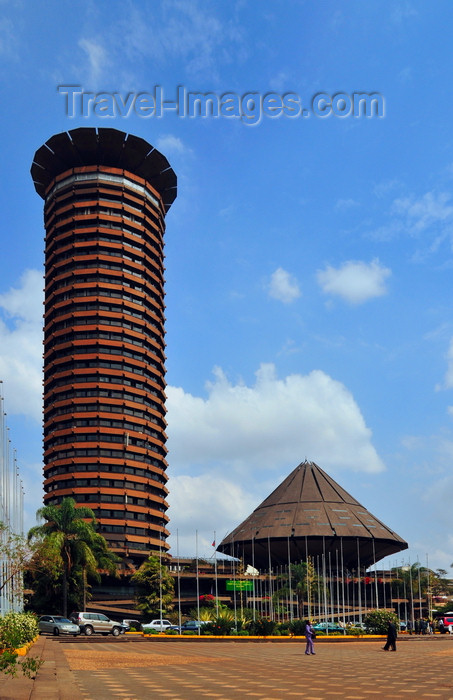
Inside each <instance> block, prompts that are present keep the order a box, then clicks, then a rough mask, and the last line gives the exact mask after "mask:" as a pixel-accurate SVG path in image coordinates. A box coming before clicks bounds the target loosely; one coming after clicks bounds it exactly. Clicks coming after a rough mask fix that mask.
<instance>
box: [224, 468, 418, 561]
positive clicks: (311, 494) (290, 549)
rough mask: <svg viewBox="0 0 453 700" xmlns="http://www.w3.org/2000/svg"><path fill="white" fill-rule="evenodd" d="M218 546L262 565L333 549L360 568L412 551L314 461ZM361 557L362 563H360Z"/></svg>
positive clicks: (339, 557)
mask: <svg viewBox="0 0 453 700" xmlns="http://www.w3.org/2000/svg"><path fill="white" fill-rule="evenodd" d="M218 549H219V550H220V551H221V552H225V553H226V554H231V555H234V556H238V557H240V558H243V559H244V561H246V562H247V563H254V564H255V566H258V567H266V568H268V567H269V560H270V561H271V563H272V565H274V564H285V563H288V560H289V559H291V561H299V560H305V559H306V557H307V555H308V556H318V555H322V554H323V553H324V554H326V555H327V554H328V553H329V552H330V553H331V556H332V555H333V556H334V560H333V562H334V563H335V562H337V561H338V562H339V563H340V562H341V561H342V562H343V567H344V568H348V569H357V568H358V567H359V566H360V567H367V566H370V564H372V563H373V562H375V561H379V560H380V559H382V558H383V557H385V556H387V555H389V554H394V553H395V552H399V551H401V550H403V549H407V543H406V542H405V541H404V540H403V539H402V538H401V537H399V535H397V534H396V533H395V532H393V530H391V529H390V528H389V527H387V525H385V524H384V523H383V522H382V521H380V520H378V518H376V517H375V516H374V515H372V514H371V513H370V512H369V511H368V510H366V508H364V506H362V505H361V504H360V503H359V502H358V501H356V499H355V498H353V497H352V496H351V495H350V494H349V493H348V492H347V491H345V490H344V489H343V488H342V487H341V486H339V484H337V483H336V481H334V480H333V479H332V478H331V477H330V476H329V475H328V474H326V472H324V471H323V470H322V469H321V468H320V467H318V465H317V464H315V463H314V462H307V461H306V462H303V463H302V464H299V466H298V467H296V469H294V471H292V472H291V474H289V476H287V477H286V479H285V480H284V481H283V482H282V483H281V484H280V486H278V487H277V488H276V489H275V491H273V492H272V493H271V494H270V496H268V497H267V498H266V499H265V500H264V501H263V502H262V503H261V505H259V506H258V508H256V509H255V510H254V511H253V513H252V514H251V515H250V516H249V517H248V518H246V520H244V521H243V522H242V523H241V524H240V525H239V526H238V527H237V528H236V529H235V530H233V532H231V533H230V534H229V535H228V536H227V537H225V539H224V540H223V541H222V542H221V543H220V545H219V547H218ZM359 561H360V564H359Z"/></svg>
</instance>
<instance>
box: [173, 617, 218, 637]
mask: <svg viewBox="0 0 453 700" xmlns="http://www.w3.org/2000/svg"><path fill="white" fill-rule="evenodd" d="M210 622H211V620H186V622H183V624H182V625H181V626H179V625H172V626H171V627H169V628H168V629H170V630H176V631H177V632H179V633H180V634H182V632H186V631H189V632H198V630H199V629H201V628H202V627H203V625H208V624H209V623H210Z"/></svg>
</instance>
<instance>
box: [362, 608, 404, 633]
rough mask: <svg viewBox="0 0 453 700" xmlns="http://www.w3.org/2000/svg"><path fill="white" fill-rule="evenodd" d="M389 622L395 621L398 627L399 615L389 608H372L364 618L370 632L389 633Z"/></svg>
mask: <svg viewBox="0 0 453 700" xmlns="http://www.w3.org/2000/svg"><path fill="white" fill-rule="evenodd" d="M389 622H393V624H394V625H395V626H396V628H397V629H398V624H399V622H398V615H396V614H395V613H394V612H389V611H388V610H371V611H370V612H369V613H368V615H367V616H366V617H365V619H364V624H365V628H366V631H367V632H368V633H369V634H387V628H388V624H389Z"/></svg>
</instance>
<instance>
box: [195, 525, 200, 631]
mask: <svg viewBox="0 0 453 700" xmlns="http://www.w3.org/2000/svg"><path fill="white" fill-rule="evenodd" d="M195 557H196V567H197V569H196V570H197V620H199V619H200V580H199V577H198V530H195ZM198 634H200V628H198Z"/></svg>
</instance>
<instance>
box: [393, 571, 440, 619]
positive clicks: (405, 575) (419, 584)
mask: <svg viewBox="0 0 453 700" xmlns="http://www.w3.org/2000/svg"><path fill="white" fill-rule="evenodd" d="M391 573H392V593H393V596H394V597H395V598H402V597H405V598H407V599H408V610H407V612H408V616H409V617H412V610H414V614H415V617H418V616H419V610H420V605H421V604H420V603H419V600H420V599H421V598H424V597H425V596H426V594H427V591H428V582H429V580H430V576H429V577H428V575H427V569H426V568H425V567H423V566H422V565H421V564H420V562H418V561H416V562H415V563H414V564H411V565H410V566H409V565H407V566H400V567H396V568H394V569H392V570H391ZM431 573H432V572H429V574H431Z"/></svg>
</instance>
